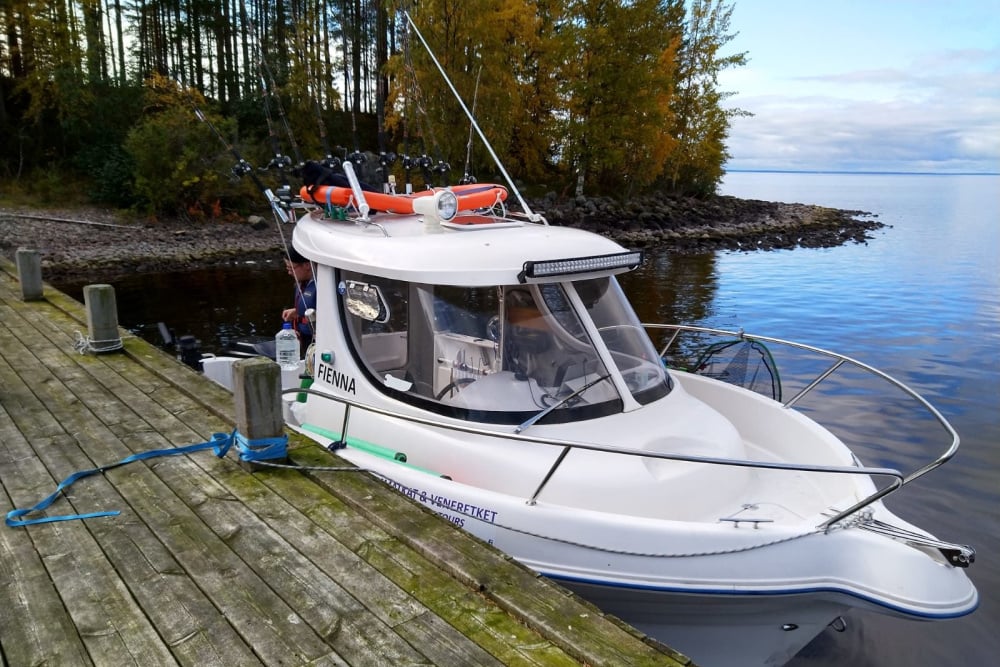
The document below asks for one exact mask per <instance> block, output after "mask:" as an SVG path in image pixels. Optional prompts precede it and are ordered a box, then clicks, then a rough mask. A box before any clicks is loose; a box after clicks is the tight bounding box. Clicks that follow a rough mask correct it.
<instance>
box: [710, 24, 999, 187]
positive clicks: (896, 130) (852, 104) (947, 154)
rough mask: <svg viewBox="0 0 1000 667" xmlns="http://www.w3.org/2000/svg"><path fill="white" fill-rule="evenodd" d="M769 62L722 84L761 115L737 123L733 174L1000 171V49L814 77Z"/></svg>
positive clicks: (832, 70)
mask: <svg viewBox="0 0 1000 667" xmlns="http://www.w3.org/2000/svg"><path fill="white" fill-rule="evenodd" d="M998 39H1000V38H998ZM995 41H996V40H995ZM813 55H814V56H815V55H816V54H813ZM751 57H752V50H751ZM769 62H770V63H771V64H770V66H769V67H767V63H765V67H762V68H761V69H758V70H757V71H754V70H753V67H752V66H753V61H752V60H751V66H750V67H748V68H745V70H744V71H742V72H740V71H735V70H734V71H732V72H729V73H726V76H725V77H724V79H723V82H722V88H723V89H724V90H732V91H735V92H736V93H737V94H736V95H734V96H733V97H731V98H730V99H729V100H728V103H729V104H730V105H731V106H734V107H739V108H741V109H745V110H747V111H751V112H752V113H754V114H755V115H754V116H752V117H749V118H736V119H734V121H733V127H732V132H731V134H730V138H729V142H728V145H729V152H730V154H731V155H732V158H731V160H730V162H729V163H728V164H727V168H728V169H789V170H837V171H839V170H844V171H942V172H968V171H974V172H1000V47H995V48H940V49H939V50H938V51H936V52H934V53H929V52H924V53H921V54H919V56H912V57H910V58H909V59H908V62H909V64H903V65H900V61H898V60H897V61H896V62H895V63H894V65H893V66H882V64H881V63H879V62H872V63H871V65H872V66H871V67H857V66H855V67H849V66H846V67H844V69H841V70H840V71H837V70H836V66H835V65H836V64H837V61H836V60H835V59H831V60H829V61H823V66H819V65H812V66H811V67H808V68H805V69H806V71H809V70H811V71H815V72H817V73H816V74H802V73H801V71H802V69H803V68H801V67H800V69H799V72H800V73H792V72H791V71H784V70H783V68H782V66H779V65H778V64H775V61H774V60H771V61H769ZM903 62H906V61H903ZM845 65H846V63H845Z"/></svg>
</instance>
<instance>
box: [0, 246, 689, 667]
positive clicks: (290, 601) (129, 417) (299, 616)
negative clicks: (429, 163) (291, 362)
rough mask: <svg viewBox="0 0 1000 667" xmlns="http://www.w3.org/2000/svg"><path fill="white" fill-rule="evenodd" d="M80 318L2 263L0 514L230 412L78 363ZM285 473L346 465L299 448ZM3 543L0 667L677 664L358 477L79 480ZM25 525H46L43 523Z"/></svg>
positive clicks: (177, 371) (213, 425) (173, 369)
mask: <svg viewBox="0 0 1000 667" xmlns="http://www.w3.org/2000/svg"><path fill="white" fill-rule="evenodd" d="M77 331H82V332H84V333H86V331H87V323H86V317H85V313H84V310H83V307H82V306H81V305H80V304H79V303H77V302H76V301H73V300H72V299H70V298H68V297H66V296H65V295H63V294H61V293H59V292H57V291H56V290H53V289H52V288H50V287H48V286H46V288H45V293H44V299H43V300H40V301H31V302H24V301H22V299H21V295H20V290H19V286H18V283H17V280H16V277H15V274H14V269H13V266H12V265H11V264H10V263H9V262H7V261H6V260H3V259H0V484H2V488H3V493H0V510H2V511H3V512H4V513H5V514H6V513H7V512H9V511H10V510H12V509H13V508H21V509H23V508H28V507H32V506H34V505H35V504H36V503H38V502H40V501H41V500H42V499H43V498H45V497H46V496H48V495H49V494H51V493H53V492H54V491H55V489H56V486H57V485H58V484H59V482H60V481H62V480H64V479H66V478H67V477H69V476H70V475H71V474H73V473H74V472H77V471H82V470H88V469H93V468H95V467H98V466H101V465H106V464H111V463H115V462H118V461H120V460H121V459H123V458H125V457H127V456H130V455H132V454H135V453H137V452H144V451H147V450H152V449H161V448H171V447H176V446H181V445H189V444H194V443H200V442H205V441H206V440H208V439H209V438H210V437H211V435H212V433H214V432H228V431H230V430H231V429H232V424H233V415H232V414H231V413H232V412H233V402H232V397H231V395H230V394H229V393H228V392H226V391H225V390H223V389H221V388H220V387H217V386H216V385H214V384H213V383H212V382H210V381H208V380H206V379H205V378H204V377H202V376H200V375H199V374H197V373H195V372H193V371H191V370H190V369H187V368H186V367H184V366H182V365H181V364H179V363H178V362H176V361H175V360H174V359H172V358H171V357H169V356H168V355H166V354H164V353H162V352H161V351H159V350H157V349H155V348H154V347H152V346H150V345H148V344H147V343H145V342H143V341H142V340H140V339H138V338H136V337H134V336H130V335H128V334H124V335H123V342H124V351H122V352H112V353H105V354H100V355H96V354H92V353H88V354H80V353H78V352H77V351H76V350H75V349H74V347H73V343H74V338H75V335H76V332H77ZM290 456H291V459H292V461H293V462H294V463H296V464H299V465H313V466H336V465H346V463H345V462H343V461H341V460H338V459H336V458H334V457H332V456H331V455H329V454H328V453H326V452H325V451H324V450H322V449H321V448H319V447H317V446H315V445H314V444H312V443H311V442H309V441H307V440H305V439H301V440H300V439H297V438H296V437H294V436H293V438H292V440H291V451H290ZM101 510H120V511H121V513H120V515H118V516H113V517H103V518H92V519H86V520H72V521H64V522H57V523H45V524H36V525H31V526H27V527H7V526H4V527H2V528H0V580H2V582H3V585H2V586H0V610H2V611H0V665H8V664H9V665H36V664H58V665H70V664H72V665H87V664H99V665H111V664H114V665H124V664H142V665H167V664H187V665H199V666H202V665H227V666H229V665H251V664H283V665H295V664H326V665H463V666H466V665H503V664H507V665H514V664H516V665H546V666H549V665H562V664H566V665H574V664H589V665H625V664H627V665H684V664H690V663H689V662H688V661H687V659H686V658H684V657H683V656H680V655H678V654H674V653H672V652H670V651H669V650H668V649H666V648H665V647H663V646H662V645H659V644H656V643H655V642H652V641H650V640H648V639H646V638H644V637H642V636H641V635H640V634H639V633H637V632H636V631H635V630H633V629H631V628H629V627H628V626H625V625H624V624H622V623H620V622H619V621H617V620H616V619H614V618H611V617H606V616H604V615H602V614H601V613H600V612H599V611H598V610H597V609H596V608H594V607H593V606H591V605H589V604H587V603H585V602H583V601H582V600H580V599H579V598H577V597H576V596H574V595H571V594H570V593H568V592H566V591H565V590H564V589H562V588H560V587H559V586H557V585H555V584H553V583H551V582H549V581H548V580H545V579H542V578H539V577H537V576H536V575H534V574H533V573H531V572H530V571H528V570H527V569H525V568H523V567H521V566H520V565H518V564H516V563H515V562H513V561H511V560H510V559H509V558H507V557H505V556H503V555H502V554H500V553H499V552H497V551H496V550H494V549H492V548H491V547H489V546H487V545H485V544H483V543H482V542H479V541H478V540H476V539H474V538H472V537H471V536H468V535H467V534H465V533H463V532H460V531H458V530H457V529H455V528H454V527H452V526H451V525H450V524H448V523H446V522H445V521H443V520H441V519H439V518H438V517H436V516H434V515H433V514H431V513H430V512H427V511H426V510H424V509H422V508H421V507H419V506H418V505H416V504H415V503H413V502H411V501H409V500H408V499H406V498H404V497H403V496H401V495H399V494H397V493H396V492H394V491H392V490H391V489H389V488H388V487H386V486H385V485H383V484H381V483H379V482H377V481H375V480H373V479H372V478H370V477H368V476H367V475H365V474H363V473H351V472H329V471H327V472H324V471H304V470H296V469H279V468H269V469H264V470H262V471H258V472H256V473H250V472H248V471H246V470H245V469H244V467H242V466H241V465H240V464H239V463H238V462H237V460H236V458H235V456H234V454H233V453H232V452H230V454H229V455H228V456H227V457H226V458H223V459H219V458H217V457H216V456H215V455H214V454H213V453H212V451H211V450H207V451H202V452H198V453H193V454H188V455H183V456H171V457H161V458H152V459H147V460H145V461H139V462H134V463H130V464H128V465H124V466H121V467H117V468H114V469H111V470H107V471H105V472H104V473H103V474H95V475H92V476H89V477H86V478H83V479H81V480H80V481H78V482H77V483H76V484H74V485H73V486H72V487H70V488H68V489H67V490H66V491H65V492H64V494H63V495H62V496H60V498H59V499H58V500H57V501H56V502H55V504H53V505H52V507H50V508H49V509H48V510H47V513H48V514H49V515H57V514H67V513H74V512H81V513H82V512H93V511H101ZM42 515H44V514H42Z"/></svg>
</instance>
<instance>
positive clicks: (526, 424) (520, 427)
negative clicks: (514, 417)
mask: <svg viewBox="0 0 1000 667" xmlns="http://www.w3.org/2000/svg"><path fill="white" fill-rule="evenodd" d="M610 377H611V373H605V374H604V375H602V376H600V377H599V378H597V379H596V380H591V381H590V382H588V383H587V384H585V385H583V386H582V387H580V388H579V389H577V390H576V391H574V392H573V393H571V394H567V395H566V396H563V397H562V398H561V399H559V400H558V401H556V402H555V403H553V404H552V405H550V406H548V407H547V408H545V409H544V410H542V411H541V412H539V413H537V414H535V415H532V416H531V417H529V418H528V419H527V420H526V421H524V422H523V423H521V424H519V425H518V426H516V427H515V428H514V433H523V432H524V431H525V430H526V429H527V428H529V427H531V426H534V425H535V424H536V423H537V422H538V420H539V419H541V418H542V417H544V416H545V415H547V414H549V413H550V412H552V411H553V410H555V409H557V408H561V407H562V406H564V405H566V404H567V403H569V401H570V400H572V399H574V398H576V397H577V396H579V395H580V394H582V393H583V392H585V391H587V390H588V389H590V388H591V387H593V386H594V385H595V384H598V383H599V382H604V381H605V380H607V379H608V378H610Z"/></svg>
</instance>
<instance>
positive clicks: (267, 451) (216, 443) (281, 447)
mask: <svg viewBox="0 0 1000 667" xmlns="http://www.w3.org/2000/svg"><path fill="white" fill-rule="evenodd" d="M234 442H235V443H236V449H237V450H238V451H239V454H240V460H241V461H264V460H267V459H275V458H284V457H285V456H286V453H287V451H288V436H287V435H282V436H280V437H277V438H259V439H256V440H248V439H247V438H246V437H245V436H244V435H243V434H242V433H240V432H239V431H233V432H232V433H213V434H212V439H211V440H209V441H208V442H201V443H198V444H196V445H186V446H184V447H172V448H170V449H153V450H150V451H148V452H140V453H138V454H132V455H131V456H127V457H125V458H124V459H122V460H121V461H118V462H117V463H112V464H110V465H106V466H101V467H100V468H92V469H90V470H81V471H80V472H75V473H73V474H72V475H70V476H69V477H67V478H66V479H64V480H63V481H62V482H60V483H59V486H58V487H56V490H55V492H54V493H53V494H52V495H50V496H49V497H48V498H46V499H45V500H43V501H41V502H40V503H38V504H37V505H35V506H34V507H30V508H28V509H13V510H11V511H9V512H7V519H6V523H7V525H8V526H12V527H17V526H29V525H33V524H37V523H52V522H53V521H71V520H74V519H92V518H94V517H102V516H117V515H119V514H121V512H119V511H118V510H112V511H107V512H90V513H87V514H63V515H59V516H50V517H43V518H39V519H20V517H23V516H24V515H26V514H31V513H32V512H40V511H42V510H44V509H46V508H47V507H48V506H49V505H51V504H52V503H54V502H55V501H56V500H57V499H58V498H59V495H60V494H61V493H62V492H63V491H64V490H65V489H67V488H69V487H70V486H72V485H73V483H74V482H76V481H77V480H80V479H83V478H84V477H89V476H91V475H97V474H101V473H104V471H106V470H112V469H114V468H117V467H119V466H123V465H125V464H126V463H132V462H133V461H142V460H143V459H151V458H155V457H157V456H176V455H178V454H190V453H192V452H198V451H201V450H203V449H208V448H209V447H211V448H212V449H213V450H214V452H215V455H216V456H218V457H219V458H220V459H221V458H223V457H224V456H225V455H226V452H228V451H229V448H230V447H231V446H232V445H233V443H234Z"/></svg>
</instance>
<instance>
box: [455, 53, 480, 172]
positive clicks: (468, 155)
mask: <svg viewBox="0 0 1000 667" xmlns="http://www.w3.org/2000/svg"><path fill="white" fill-rule="evenodd" d="M482 75H483V65H482V63H480V65H479V71H478V72H476V87H475V88H474V89H473V92H472V113H473V114H475V113H476V101H477V100H478V99H479V77H481V76H482ZM471 164H472V125H469V140H468V141H467V142H466V143H465V173H464V174H462V178H461V179H460V180H459V181H458V183H459V185H469V184H470V183H475V182H476V177H475V176H473V175H472V173H471V171H470V167H471Z"/></svg>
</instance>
